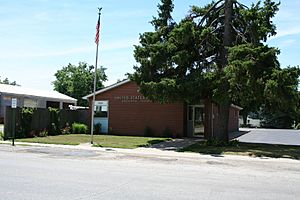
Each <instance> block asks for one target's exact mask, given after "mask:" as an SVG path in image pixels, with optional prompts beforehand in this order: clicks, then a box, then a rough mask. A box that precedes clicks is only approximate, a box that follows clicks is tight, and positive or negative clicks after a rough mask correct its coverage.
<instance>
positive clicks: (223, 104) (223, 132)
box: [216, 0, 233, 142]
mask: <svg viewBox="0 0 300 200" xmlns="http://www.w3.org/2000/svg"><path fill="white" fill-rule="evenodd" d="M232 11H233V0H225V11H224V12H225V13H224V14H225V19H224V34H223V46H222V49H221V54H220V71H221V77H222V76H224V73H223V71H224V69H225V67H226V66H227V64H228V60H227V59H228V47H230V46H231V45H232V31H231V21H232ZM222 78H223V79H222V80H223V82H222V84H221V85H220V86H219V91H220V92H221V94H222V95H223V99H222V100H220V102H219V105H218V106H219V131H218V135H217V136H216V139H217V140H221V141H224V142H228V141H229V135H228V121H229V109H230V99H229V96H228V91H229V82H228V80H227V79H226V78H224V77H222Z"/></svg>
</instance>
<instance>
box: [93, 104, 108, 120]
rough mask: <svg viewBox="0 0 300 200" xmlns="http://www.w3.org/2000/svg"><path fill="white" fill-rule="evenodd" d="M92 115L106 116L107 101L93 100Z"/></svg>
mask: <svg viewBox="0 0 300 200" xmlns="http://www.w3.org/2000/svg"><path fill="white" fill-rule="evenodd" d="M94 116H95V117H103V118H107V117H108V101H96V102H95V110H94Z"/></svg>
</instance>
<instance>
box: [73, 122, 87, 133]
mask: <svg viewBox="0 0 300 200" xmlns="http://www.w3.org/2000/svg"><path fill="white" fill-rule="evenodd" d="M87 131H88V127H87V125H85V124H80V123H73V124H72V133H73V134H87Z"/></svg>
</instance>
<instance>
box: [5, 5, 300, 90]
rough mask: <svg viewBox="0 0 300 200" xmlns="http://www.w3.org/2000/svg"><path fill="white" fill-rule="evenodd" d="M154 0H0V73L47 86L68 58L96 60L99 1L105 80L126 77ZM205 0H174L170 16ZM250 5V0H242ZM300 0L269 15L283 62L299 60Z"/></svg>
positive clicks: (177, 15)
mask: <svg viewBox="0 0 300 200" xmlns="http://www.w3.org/2000/svg"><path fill="white" fill-rule="evenodd" d="M159 2H160V1H159V0H143V1H141V0H126V1H121V0H101V1H95V0H88V1H83V0H26V1H24V0H14V1H9V0H0V27H1V29H0V76H1V79H4V78H6V77H7V78H9V79H10V80H15V81H17V83H19V84H20V85H22V86H24V87H30V88H37V89H45V90H52V89H53V86H52V85H51V82H52V81H54V73H55V72H56V71H57V70H59V69H61V68H62V67H63V66H66V65H68V63H72V64H78V62H79V61H85V62H87V63H89V64H94V63H95V43H94V36H95V25H96V21H97V7H98V6H102V7H103V12H102V20H101V36H100V37H101V42H100V47H99V48H100V52H99V63H100V65H102V66H104V67H106V68H107V71H106V73H107V75H108V79H109V80H108V81H107V82H106V83H105V85H109V84H112V83H114V82H115V81H116V80H117V79H123V78H125V74H126V73H127V72H132V71H133V69H132V67H133V65H134V64H135V63H136V62H135V60H134V58H133V45H134V44H138V38H139V34H140V33H143V32H145V31H151V30H152V26H151V25H150V24H149V23H148V22H149V21H150V20H151V19H152V16H156V13H157V7H156V6H157V4H158V3H159ZM208 2H210V1H209V0H188V1H187V0H175V1H174V4H175V10H174V14H173V15H174V18H175V20H177V21H178V20H179V19H181V18H183V17H184V16H185V15H186V13H187V12H188V10H189V7H190V5H199V6H201V5H204V4H206V3H208ZM241 2H242V3H245V4H246V5H249V4H250V3H251V2H256V1H255V0H241ZM299 10H300V1H292V0H285V1H282V3H281V6H280V11H279V12H278V14H277V16H276V17H275V18H274V22H275V23H276V25H277V30H278V35H277V36H276V37H274V38H271V39H270V40H269V42H268V43H269V44H270V45H271V46H276V47H278V48H280V50H281V55H280V56H279V61H280V62H281V64H282V67H284V66H287V65H291V66H294V65H298V64H300V60H299V59H298V57H299V52H300V18H299V17H298V12H299Z"/></svg>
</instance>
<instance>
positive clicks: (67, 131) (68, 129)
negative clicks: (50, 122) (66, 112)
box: [60, 123, 71, 135]
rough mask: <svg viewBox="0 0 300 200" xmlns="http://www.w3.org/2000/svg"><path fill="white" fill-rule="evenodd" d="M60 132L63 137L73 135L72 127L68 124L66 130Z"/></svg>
mask: <svg viewBox="0 0 300 200" xmlns="http://www.w3.org/2000/svg"><path fill="white" fill-rule="evenodd" d="M60 132H61V134H62V135H69V134H71V127H70V125H69V123H66V126H65V127H64V128H62V129H61V130H60Z"/></svg>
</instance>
